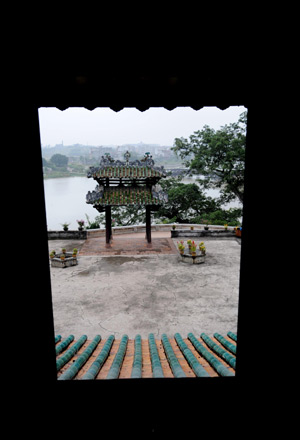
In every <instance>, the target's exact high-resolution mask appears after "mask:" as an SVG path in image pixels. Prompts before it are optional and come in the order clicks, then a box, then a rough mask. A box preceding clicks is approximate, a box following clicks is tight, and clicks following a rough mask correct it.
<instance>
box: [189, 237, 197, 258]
mask: <svg viewBox="0 0 300 440" xmlns="http://www.w3.org/2000/svg"><path fill="white" fill-rule="evenodd" d="M190 250H191V254H192V257H195V256H196V243H195V242H194V241H192V243H191V249H190Z"/></svg>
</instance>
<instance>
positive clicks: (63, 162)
mask: <svg viewBox="0 0 300 440" xmlns="http://www.w3.org/2000/svg"><path fill="white" fill-rule="evenodd" d="M68 161H69V158H68V157H67V156H65V155H64V154H59V153H57V154H53V156H52V157H51V159H50V162H52V163H54V165H55V166H57V167H66V166H67V165H68Z"/></svg>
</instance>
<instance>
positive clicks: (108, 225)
mask: <svg viewBox="0 0 300 440" xmlns="http://www.w3.org/2000/svg"><path fill="white" fill-rule="evenodd" d="M105 231H106V243H107V244H108V243H110V240H111V237H112V229H111V207H110V206H105Z"/></svg>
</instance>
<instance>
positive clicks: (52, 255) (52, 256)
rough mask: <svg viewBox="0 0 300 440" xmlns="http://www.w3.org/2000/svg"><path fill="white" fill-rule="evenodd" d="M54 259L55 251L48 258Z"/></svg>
mask: <svg viewBox="0 0 300 440" xmlns="http://www.w3.org/2000/svg"><path fill="white" fill-rule="evenodd" d="M54 257H55V251H52V252H50V258H51V259H52V258H54Z"/></svg>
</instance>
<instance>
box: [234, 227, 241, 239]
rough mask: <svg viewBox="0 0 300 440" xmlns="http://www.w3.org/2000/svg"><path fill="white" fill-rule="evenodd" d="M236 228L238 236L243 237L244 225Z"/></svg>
mask: <svg viewBox="0 0 300 440" xmlns="http://www.w3.org/2000/svg"><path fill="white" fill-rule="evenodd" d="M234 229H235V235H236V236H237V237H241V236H242V227H241V226H237V227H236V228H234Z"/></svg>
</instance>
